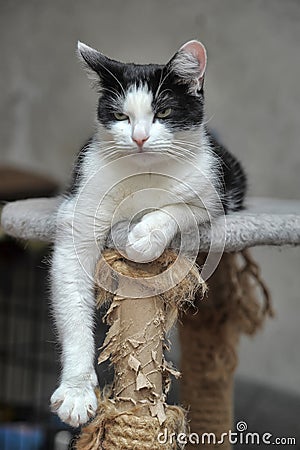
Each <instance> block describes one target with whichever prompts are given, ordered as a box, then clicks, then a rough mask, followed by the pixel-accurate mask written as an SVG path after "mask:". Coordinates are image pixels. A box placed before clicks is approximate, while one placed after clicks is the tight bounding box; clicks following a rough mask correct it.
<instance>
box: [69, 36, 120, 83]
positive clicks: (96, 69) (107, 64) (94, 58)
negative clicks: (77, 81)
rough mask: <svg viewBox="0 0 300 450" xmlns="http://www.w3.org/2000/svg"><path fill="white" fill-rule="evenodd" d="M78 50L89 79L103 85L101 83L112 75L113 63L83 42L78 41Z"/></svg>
mask: <svg viewBox="0 0 300 450" xmlns="http://www.w3.org/2000/svg"><path fill="white" fill-rule="evenodd" d="M77 49H78V56H79V58H80V60H81V61H82V62H83V64H84V67H85V69H86V70H87V72H88V75H89V78H91V79H92V80H93V81H96V82H98V83H99V82H100V84H101V81H103V79H105V77H107V75H109V74H111V70H112V67H111V66H112V63H113V61H112V60H110V59H109V58H108V57H107V56H105V55H103V54H102V53H100V52H98V50H95V49H94V48H92V47H89V46H88V45H86V44H84V43H83V42H80V41H78V44H77Z"/></svg>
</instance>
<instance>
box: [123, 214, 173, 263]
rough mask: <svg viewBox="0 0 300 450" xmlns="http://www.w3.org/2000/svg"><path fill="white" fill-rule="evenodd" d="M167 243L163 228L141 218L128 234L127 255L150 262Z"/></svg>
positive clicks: (136, 260) (130, 257)
mask: <svg viewBox="0 0 300 450" xmlns="http://www.w3.org/2000/svg"><path fill="white" fill-rule="evenodd" d="M168 243H169V239H168V237H167V236H166V233H165V230H164V229H163V228H162V227H160V225H159V224H158V223H155V222H154V221H152V220H151V221H150V220H142V221H141V222H140V223H138V224H137V225H135V227H134V228H133V229H132V230H131V232H130V233H129V235H128V241H127V245H126V249H125V252H126V255H127V257H128V258H129V259H130V260H132V261H135V262H142V263H145V262H150V261H153V260H155V259H156V258H158V257H159V256H160V255H161V254H162V253H163V251H164V250H165V248H166V247H167V245H168Z"/></svg>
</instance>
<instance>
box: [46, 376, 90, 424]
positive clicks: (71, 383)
mask: <svg viewBox="0 0 300 450" xmlns="http://www.w3.org/2000/svg"><path fill="white" fill-rule="evenodd" d="M94 387H95V381H94V380H93V381H91V380H82V379H78V378H74V379H72V380H71V379H70V380H68V381H63V382H62V383H61V385H60V386H59V387H58V388H57V389H56V391H54V393H53V395H52V397H51V400H50V401H51V410H52V411H53V412H55V413H56V414H57V415H58V416H59V418H60V419H61V420H62V421H63V422H65V423H67V424H69V425H71V426H72V427H78V426H79V425H83V424H84V423H86V422H88V420H89V419H91V418H92V417H94V416H95V414H96V410H97V397H96V394H95V391H94Z"/></svg>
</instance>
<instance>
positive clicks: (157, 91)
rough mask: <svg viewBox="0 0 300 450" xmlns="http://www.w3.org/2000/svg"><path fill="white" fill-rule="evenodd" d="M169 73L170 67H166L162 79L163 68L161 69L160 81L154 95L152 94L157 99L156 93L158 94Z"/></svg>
mask: <svg viewBox="0 0 300 450" xmlns="http://www.w3.org/2000/svg"><path fill="white" fill-rule="evenodd" d="M170 73H171V69H168V70H167V73H166V75H165V76H164V78H163V79H162V74H163V69H162V70H161V77H160V81H159V84H158V87H157V89H156V92H155V95H154V98H155V99H157V97H158V94H159V92H160V89H161V87H162V85H163V83H164V82H165V81H166V79H167V77H168V76H169V75H170Z"/></svg>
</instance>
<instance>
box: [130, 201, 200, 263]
mask: <svg viewBox="0 0 300 450" xmlns="http://www.w3.org/2000/svg"><path fill="white" fill-rule="evenodd" d="M208 220H209V215H208V212H207V210H206V209H205V208H201V207H198V206H193V205H186V204H184V203H177V204H173V205H168V206H165V207H163V208H161V209H160V210H158V211H153V212H151V213H148V214H145V215H144V217H143V218H142V220H141V221H140V222H139V223H138V224H137V225H135V226H134V227H133V229H132V230H131V232H130V233H129V235H128V241H127V245H126V254H127V256H128V258H130V259H132V260H133V261H137V262H148V261H152V260H154V259H156V258H158V257H159V256H160V255H161V254H162V253H163V251H164V250H165V248H167V247H168V245H169V244H170V242H171V241H172V239H173V238H174V237H175V235H176V234H177V232H178V231H180V232H181V233H184V232H186V231H189V230H191V229H192V228H193V227H194V228H195V227H196V226H198V225H199V224H201V223H204V222H206V221H208Z"/></svg>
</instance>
